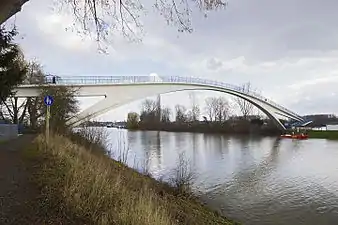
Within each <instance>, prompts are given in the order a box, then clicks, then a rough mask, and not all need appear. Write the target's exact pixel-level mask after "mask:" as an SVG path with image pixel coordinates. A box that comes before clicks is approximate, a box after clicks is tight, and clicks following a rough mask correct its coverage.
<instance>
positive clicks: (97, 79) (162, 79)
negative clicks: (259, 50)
mask: <svg viewBox="0 0 338 225" xmlns="http://www.w3.org/2000/svg"><path fill="white" fill-rule="evenodd" d="M46 83H48V82H47V81H46ZM56 83H57V84H65V85H71V84H73V85H90V84H135V83H171V84H177V83H179V84H197V85H208V86H212V87H216V88H226V89H229V90H232V91H236V92H238V93H241V94H247V95H251V96H253V97H255V98H257V99H259V100H261V101H264V102H266V103H268V104H270V105H272V106H274V107H276V108H278V109H281V110H283V111H285V112H287V113H289V114H291V115H293V116H295V117H299V118H301V116H299V115H297V114H296V113H294V112H292V111H290V110H288V109H286V108H285V107H283V106H281V105H279V104H277V103H275V102H274V101H272V100H270V99H268V98H265V97H263V96H262V95H261V94H259V93H257V92H254V91H252V90H244V89H243V87H240V86H236V85H233V84H229V83H224V82H219V81H214V80H208V79H201V78H195V77H180V76H144V75H141V76H64V77H57V79H56Z"/></svg>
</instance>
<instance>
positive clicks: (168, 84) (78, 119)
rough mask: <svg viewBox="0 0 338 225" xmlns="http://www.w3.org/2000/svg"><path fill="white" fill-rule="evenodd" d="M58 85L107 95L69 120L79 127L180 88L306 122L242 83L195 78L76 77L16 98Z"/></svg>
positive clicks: (22, 90) (31, 88)
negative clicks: (233, 98)
mask: <svg viewBox="0 0 338 225" xmlns="http://www.w3.org/2000/svg"><path fill="white" fill-rule="evenodd" d="M47 85H56V86H69V87H73V88H76V89H77V96H78V97H81V96H105V98H104V99H103V100H101V101H99V102H98V103H96V104H94V105H93V106H91V107H89V108H87V109H85V110H84V111H82V112H80V113H79V114H78V115H76V116H74V117H73V118H71V119H70V120H69V121H67V124H68V125H72V126H77V125H79V124H81V123H82V122H83V121H84V120H86V119H91V118H94V117H96V116H98V115H101V114H103V113H106V112H108V111H110V110H112V109H114V108H117V107H119V106H121V105H124V104H127V103H129V102H132V101H135V100H139V99H142V98H146V97H149V96H154V95H158V94H165V93H170V92H177V91H186V90H210V91H218V92H223V93H227V94H230V95H233V96H236V97H239V98H242V99H244V100H246V101H249V102H250V103H252V104H253V105H255V106H256V107H258V108H259V109H260V110H262V111H263V112H264V113H265V114H266V115H267V116H268V117H269V118H270V119H272V120H273V121H274V122H275V123H276V125H277V126H278V127H279V128H280V129H282V130H285V126H284V124H282V123H281V122H280V120H279V118H278V117H279V116H282V117H286V118H289V119H293V120H296V121H304V119H303V118H302V117H301V116H300V115H298V114H296V113H294V112H292V111H290V110H288V109H286V108H285V107H282V106H280V105H278V104H277V103H275V102H273V101H271V100H269V99H267V98H265V97H263V96H262V95H260V94H258V93H256V92H252V91H243V89H242V88H241V87H239V86H235V85H231V84H227V83H223V82H217V81H212V80H205V79H199V78H192V77H178V76H109V77H108V76H97V77H88V76H74V77H62V78H58V79H57V82H56V84H43V85H41V84H40V85H37V84H28V85H21V86H19V87H17V88H16V89H15V91H16V94H15V96H16V97H34V96H38V95H39V93H40V92H39V89H40V88H41V86H47Z"/></svg>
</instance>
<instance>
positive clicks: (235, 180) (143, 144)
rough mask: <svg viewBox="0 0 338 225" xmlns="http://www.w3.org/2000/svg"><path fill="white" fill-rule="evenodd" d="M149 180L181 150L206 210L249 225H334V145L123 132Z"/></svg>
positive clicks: (337, 212) (337, 180) (337, 168)
mask: <svg viewBox="0 0 338 225" xmlns="http://www.w3.org/2000/svg"><path fill="white" fill-rule="evenodd" d="M125 135H127V136H128V141H129V146H130V148H131V150H132V151H133V152H134V153H135V155H136V156H138V158H139V160H142V159H144V158H145V159H147V160H148V161H149V164H148V169H149V171H150V172H151V173H152V174H154V175H155V176H156V177H158V176H162V175H164V174H166V173H167V172H168V171H169V170H170V168H172V167H173V166H175V163H176V160H177V157H178V154H179V153H180V152H184V153H185V155H186V156H187V157H188V158H190V160H191V161H192V162H193V166H194V170H195V171H196V172H197V173H198V177H197V181H196V184H195V188H197V189H198V191H199V192H200V193H202V195H201V197H202V198H203V199H205V200H206V201H208V203H209V205H210V206H211V207H214V208H215V209H218V210H221V211H222V212H223V213H224V214H225V215H226V216H229V217H231V218H234V219H237V220H239V221H242V222H244V224H253V225H270V224H272V225H275V224H277V225H278V224H281V225H286V224H304V225H305V224H306V225H317V224H332V225H334V224H337V221H338V142H332V141H325V140H302V141H299V140H286V139H279V138H260V137H245V136H238V137H233V136H224V135H213V134H197V133H196V134H193V133H170V132H157V131H146V132H139V131H137V132H126V131H125Z"/></svg>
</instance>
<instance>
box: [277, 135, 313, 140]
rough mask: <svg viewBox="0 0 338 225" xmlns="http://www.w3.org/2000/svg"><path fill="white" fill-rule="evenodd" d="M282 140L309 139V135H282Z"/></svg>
mask: <svg viewBox="0 0 338 225" xmlns="http://www.w3.org/2000/svg"><path fill="white" fill-rule="evenodd" d="M280 137H281V138H291V139H302V140H304V139H308V138H309V135H307V134H282V135H281V136H280Z"/></svg>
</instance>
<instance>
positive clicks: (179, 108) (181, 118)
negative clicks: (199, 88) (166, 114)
mask: <svg viewBox="0 0 338 225" xmlns="http://www.w3.org/2000/svg"><path fill="white" fill-rule="evenodd" d="M175 111H176V122H179V123H184V122H186V121H187V115H186V111H187V109H186V108H185V107H184V106H183V105H176V106H175Z"/></svg>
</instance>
